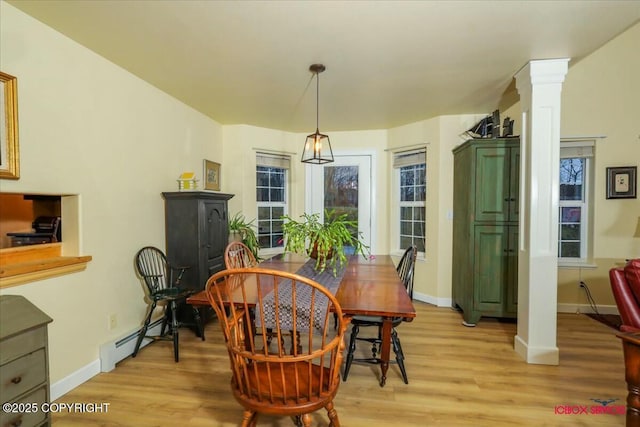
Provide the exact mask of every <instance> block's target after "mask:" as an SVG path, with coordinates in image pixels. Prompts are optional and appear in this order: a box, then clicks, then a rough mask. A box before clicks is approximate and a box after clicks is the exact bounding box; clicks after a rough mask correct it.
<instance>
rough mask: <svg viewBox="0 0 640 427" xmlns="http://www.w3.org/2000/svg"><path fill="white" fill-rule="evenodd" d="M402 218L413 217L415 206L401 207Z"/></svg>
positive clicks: (409, 218)
mask: <svg viewBox="0 0 640 427" xmlns="http://www.w3.org/2000/svg"><path fill="white" fill-rule="evenodd" d="M400 219H401V220H402V221H407V220H411V219H413V208H400Z"/></svg>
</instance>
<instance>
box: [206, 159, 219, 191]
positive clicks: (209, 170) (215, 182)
mask: <svg viewBox="0 0 640 427" xmlns="http://www.w3.org/2000/svg"><path fill="white" fill-rule="evenodd" d="M203 176H204V189H205V190H214V191H220V163H216V162H212V161H211V160H205V161H204V174H203Z"/></svg>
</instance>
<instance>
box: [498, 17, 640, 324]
mask: <svg viewBox="0 0 640 427" xmlns="http://www.w3.org/2000/svg"><path fill="white" fill-rule="evenodd" d="M638 46H640V23H639V24H636V25H635V26H633V27H631V28H630V29H628V30H627V31H625V32H624V33H623V34H621V35H619V36H618V37H616V38H615V39H613V40H611V41H610V42H609V43H607V44H606V45H604V46H603V47H601V48H600V49H598V50H596V51H595V52H593V53H592V54H591V55H589V56H587V57H586V58H583V59H582V60H580V61H572V62H570V63H569V72H568V74H567V77H566V80H565V82H564V84H563V88H562V112H561V131H560V135H561V137H563V138H566V137H573V136H605V138H603V139H598V140H597V142H596V157H595V188H594V195H595V198H594V260H593V266H591V267H587V268H568V267H561V268H560V269H559V271H558V304H559V306H560V309H561V310H567V311H574V310H575V311H579V310H582V311H584V310H585V306H588V305H589V302H588V300H587V297H586V293H585V292H584V291H583V290H581V289H580V288H579V286H578V284H579V282H580V281H581V280H583V281H585V283H586V284H587V286H588V287H589V290H590V291H591V294H592V296H593V298H594V300H595V302H596V303H597V304H598V306H599V308H600V309H602V308H604V309H605V310H611V309H614V307H615V301H614V299H613V294H612V293H611V288H610V285H609V277H608V273H609V269H610V268H611V267H615V266H619V265H621V264H622V263H623V262H624V259H626V258H636V257H640V239H635V238H633V237H632V235H633V232H634V230H635V226H636V222H637V218H638V217H639V216H640V198H636V199H618V200H607V199H606V197H605V195H606V185H605V183H606V168H607V167H610V166H640V104H639V103H638V100H639V99H640V75H639V74H638V70H640V54H638ZM503 114H505V115H510V116H511V117H512V118H515V120H516V123H515V124H516V131H517V132H518V133H519V132H520V126H521V120H520V104H519V103H517V104H515V105H513V106H512V107H510V108H509V109H508V110H506V111H505V112H504V113H503ZM639 183H640V181H639Z"/></svg>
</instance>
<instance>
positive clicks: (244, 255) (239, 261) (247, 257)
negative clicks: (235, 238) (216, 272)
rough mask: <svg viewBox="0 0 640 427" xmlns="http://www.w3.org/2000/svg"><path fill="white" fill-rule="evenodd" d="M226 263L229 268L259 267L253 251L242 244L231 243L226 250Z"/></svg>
mask: <svg viewBox="0 0 640 427" xmlns="http://www.w3.org/2000/svg"><path fill="white" fill-rule="evenodd" d="M224 263H225V265H226V266H227V268H243V267H255V266H256V265H258V261H257V260H256V257H255V256H254V255H253V252H251V249H249V247H248V246H247V245H245V244H244V243H242V242H231V243H229V244H228V245H227V247H226V248H225V250H224Z"/></svg>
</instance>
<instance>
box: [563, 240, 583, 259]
mask: <svg viewBox="0 0 640 427" xmlns="http://www.w3.org/2000/svg"><path fill="white" fill-rule="evenodd" d="M560 257H562V258H580V243H578V242H566V243H561V244H560Z"/></svg>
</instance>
